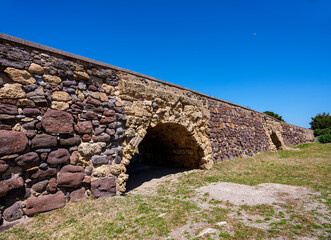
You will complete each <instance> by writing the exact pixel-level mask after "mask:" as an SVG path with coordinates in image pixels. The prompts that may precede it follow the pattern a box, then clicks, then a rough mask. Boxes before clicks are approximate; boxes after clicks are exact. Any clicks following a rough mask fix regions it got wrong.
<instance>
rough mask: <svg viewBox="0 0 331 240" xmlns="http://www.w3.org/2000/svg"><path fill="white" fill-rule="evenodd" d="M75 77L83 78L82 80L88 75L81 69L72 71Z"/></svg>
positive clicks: (88, 77) (86, 78)
mask: <svg viewBox="0 0 331 240" xmlns="http://www.w3.org/2000/svg"><path fill="white" fill-rule="evenodd" d="M74 75H75V77H76V78H79V79H83V80H89V79H90V76H89V75H88V74H87V73H86V72H82V71H75V73H74Z"/></svg>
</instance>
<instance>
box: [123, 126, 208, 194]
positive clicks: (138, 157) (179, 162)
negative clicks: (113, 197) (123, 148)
mask: <svg viewBox="0 0 331 240" xmlns="http://www.w3.org/2000/svg"><path fill="white" fill-rule="evenodd" d="M202 157H203V151H202V149H201V147H200V146H199V144H198V143H197V142H196V140H195V139H194V137H193V136H192V134H191V133H190V132H189V131H188V130H187V129H186V128H185V127H184V126H182V125H179V124H175V123H162V124H158V125H156V126H155V127H153V128H149V129H147V133H146V135H145V137H144V139H143V140H142V141H141V142H140V144H139V146H138V148H137V150H136V153H135V154H134V156H133V157H132V159H131V161H130V164H129V165H128V167H127V173H128V174H129V179H128V181H127V184H126V188H127V191H130V190H132V189H134V188H136V187H138V186H140V185H141V184H143V183H144V182H147V181H149V180H151V179H153V178H160V177H163V176H165V175H169V174H173V173H178V172H183V171H187V170H191V169H196V168H200V165H201V159H202Z"/></svg>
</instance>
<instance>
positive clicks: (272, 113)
mask: <svg viewBox="0 0 331 240" xmlns="http://www.w3.org/2000/svg"><path fill="white" fill-rule="evenodd" d="M263 113H264V114H267V115H269V116H270V117H273V118H275V119H277V120H279V121H282V122H285V121H284V119H283V117H282V116H280V115H278V114H277V113H274V112H271V111H265V112H263Z"/></svg>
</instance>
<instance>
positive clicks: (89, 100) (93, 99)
mask: <svg viewBox="0 0 331 240" xmlns="http://www.w3.org/2000/svg"><path fill="white" fill-rule="evenodd" d="M86 101H87V103H90V104H93V105H95V106H100V105H101V102H100V101H99V100H97V99H95V98H91V97H88V98H87V99H86Z"/></svg>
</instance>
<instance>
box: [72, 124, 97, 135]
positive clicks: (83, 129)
mask: <svg viewBox="0 0 331 240" xmlns="http://www.w3.org/2000/svg"><path fill="white" fill-rule="evenodd" d="M92 130H93V125H92V123H91V122H90V121H84V122H78V123H77V125H75V131H76V132H77V133H78V134H89V133H91V132H92Z"/></svg>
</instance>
